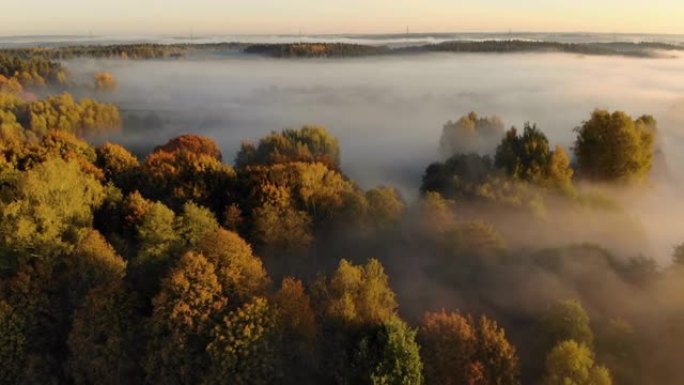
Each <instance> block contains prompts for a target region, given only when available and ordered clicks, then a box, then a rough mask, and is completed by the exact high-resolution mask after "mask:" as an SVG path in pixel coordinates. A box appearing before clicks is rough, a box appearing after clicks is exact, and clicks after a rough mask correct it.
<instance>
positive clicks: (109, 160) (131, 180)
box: [96, 142, 140, 192]
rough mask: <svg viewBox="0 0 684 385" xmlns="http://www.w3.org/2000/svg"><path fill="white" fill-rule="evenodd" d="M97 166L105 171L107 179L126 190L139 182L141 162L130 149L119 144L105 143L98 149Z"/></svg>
mask: <svg viewBox="0 0 684 385" xmlns="http://www.w3.org/2000/svg"><path fill="white" fill-rule="evenodd" d="M96 154H97V160H96V164H97V166H98V167H99V168H100V169H101V170H102V171H103V172H104V177H105V178H106V180H109V181H112V182H113V183H114V184H115V185H116V186H117V187H119V188H121V189H123V190H124V191H126V192H129V191H131V190H132V189H133V188H135V185H136V184H137V183H136V182H137V180H136V177H137V174H138V172H139V167H140V162H138V159H137V158H136V157H135V155H133V154H131V153H130V152H129V151H128V150H126V149H125V148H123V147H122V146H120V145H118V144H112V143H109V142H107V143H105V144H103V145H101V146H99V147H98V148H97V149H96Z"/></svg>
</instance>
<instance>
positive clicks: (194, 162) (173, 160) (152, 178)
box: [141, 135, 235, 213]
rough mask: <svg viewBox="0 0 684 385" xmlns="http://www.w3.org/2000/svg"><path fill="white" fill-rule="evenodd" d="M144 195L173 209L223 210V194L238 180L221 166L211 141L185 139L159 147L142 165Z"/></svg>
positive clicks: (193, 137)
mask: <svg viewBox="0 0 684 385" xmlns="http://www.w3.org/2000/svg"><path fill="white" fill-rule="evenodd" d="M141 171H142V177H143V178H144V181H143V186H142V187H143V189H142V190H143V191H144V192H145V193H146V196H148V197H150V198H153V199H158V200H161V201H163V202H165V203H166V204H168V205H169V206H171V207H173V208H178V207H180V206H181V205H182V204H183V203H184V202H186V201H190V200H191V201H193V202H195V203H197V204H200V205H203V206H205V207H208V208H209V209H211V210H212V211H214V212H216V213H218V212H221V210H223V202H224V199H225V198H226V197H225V196H224V194H225V193H226V190H227V188H228V186H229V184H230V182H231V181H232V179H233V177H234V176H235V174H234V172H233V169H232V168H231V167H230V166H228V165H224V164H223V163H221V154H220V151H218V147H217V146H216V144H215V143H214V142H213V141H211V140H210V139H208V138H205V137H200V136H194V135H185V136H182V137H180V138H176V139H172V140H171V141H169V142H168V143H167V144H166V145H164V146H159V147H157V148H156V149H155V151H154V152H152V153H151V154H150V155H148V156H147V158H146V159H145V161H144V162H143V164H142V169H141Z"/></svg>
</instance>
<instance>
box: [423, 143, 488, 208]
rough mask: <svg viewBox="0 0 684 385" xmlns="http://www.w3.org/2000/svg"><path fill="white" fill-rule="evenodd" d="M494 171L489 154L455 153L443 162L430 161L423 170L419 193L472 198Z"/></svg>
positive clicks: (452, 197)
mask: <svg viewBox="0 0 684 385" xmlns="http://www.w3.org/2000/svg"><path fill="white" fill-rule="evenodd" d="M493 173H494V166H493V164H492V160H491V159H490V158H489V156H481V155H478V154H455V155H453V156H452V157H450V158H448V159H447V160H446V161H444V162H443V163H439V162H438V163H432V164H431V165H429V166H428V167H427V169H426V170H425V174H424V175H423V180H422V184H421V186H420V191H421V193H423V194H425V193H427V192H436V193H439V194H441V195H442V196H444V197H446V198H451V199H454V198H456V199H459V198H469V199H472V198H473V197H475V196H476V190H477V189H478V187H479V186H480V185H482V184H483V183H485V182H486V181H487V178H488V177H489V176H490V175H491V174H493Z"/></svg>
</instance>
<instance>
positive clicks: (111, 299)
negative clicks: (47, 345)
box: [67, 281, 143, 385]
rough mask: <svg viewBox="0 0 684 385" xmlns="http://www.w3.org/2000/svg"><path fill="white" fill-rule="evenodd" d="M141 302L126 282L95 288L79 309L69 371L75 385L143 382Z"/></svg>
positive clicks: (74, 321) (73, 333) (74, 325)
mask: <svg viewBox="0 0 684 385" xmlns="http://www.w3.org/2000/svg"><path fill="white" fill-rule="evenodd" d="M139 307H140V304H139V303H138V301H137V298H136V296H135V293H133V292H132V291H130V290H128V289H127V288H126V286H125V285H124V284H123V282H122V281H118V282H114V283H104V284H102V285H100V286H97V287H95V288H94V289H92V290H91V291H90V292H89V293H88V295H87V297H86V298H85V301H84V302H83V305H82V306H81V307H79V309H78V310H77V311H76V312H75V314H74V317H73V326H72V328H71V331H70V333H69V337H68V346H69V353H70V356H69V360H68V362H67V371H68V373H69V375H70V376H71V378H73V381H74V383H75V384H105V385H115V384H122V383H126V384H141V383H142V379H143V373H142V367H141V366H140V359H141V358H142V346H141V337H142V330H141V322H142V320H141V319H140V315H139Z"/></svg>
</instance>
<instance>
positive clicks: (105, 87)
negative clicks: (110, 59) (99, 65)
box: [94, 72, 119, 91]
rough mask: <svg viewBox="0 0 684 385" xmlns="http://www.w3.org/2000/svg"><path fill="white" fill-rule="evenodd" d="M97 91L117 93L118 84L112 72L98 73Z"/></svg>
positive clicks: (96, 79)
mask: <svg viewBox="0 0 684 385" xmlns="http://www.w3.org/2000/svg"><path fill="white" fill-rule="evenodd" d="M94 82H95V89H97V90H98V91H116V89H117V88H118V87H119V84H118V82H117V81H116V78H115V77H114V75H112V73H111V72H98V73H96V74H95V78H94Z"/></svg>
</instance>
